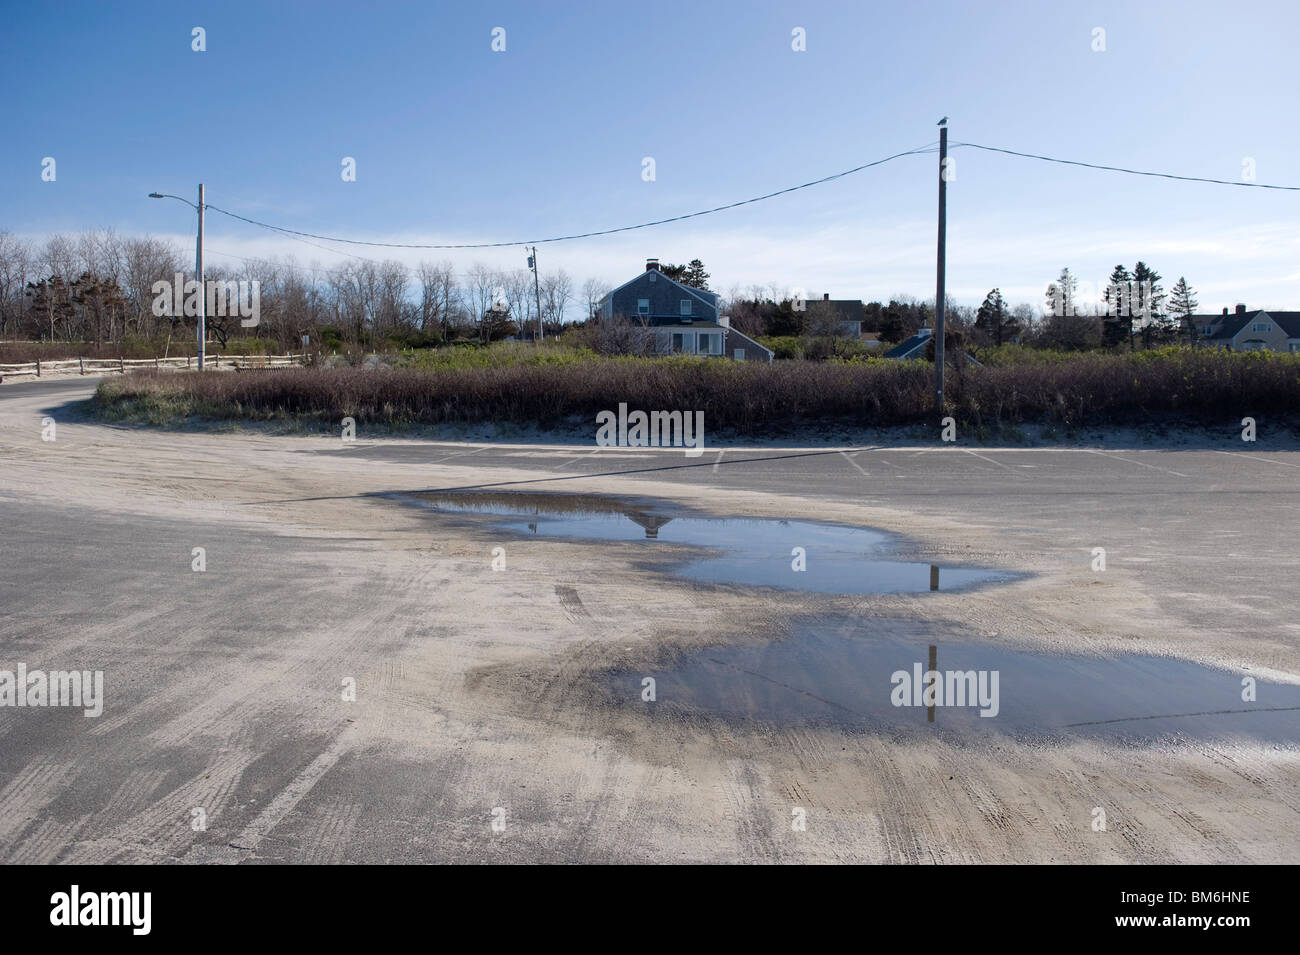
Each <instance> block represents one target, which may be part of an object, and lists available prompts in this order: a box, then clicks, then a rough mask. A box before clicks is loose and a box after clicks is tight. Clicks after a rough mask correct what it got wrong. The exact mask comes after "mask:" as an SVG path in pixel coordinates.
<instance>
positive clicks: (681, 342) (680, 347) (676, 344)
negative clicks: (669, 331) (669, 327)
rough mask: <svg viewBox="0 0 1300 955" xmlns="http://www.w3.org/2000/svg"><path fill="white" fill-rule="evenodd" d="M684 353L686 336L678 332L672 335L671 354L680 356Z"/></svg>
mask: <svg viewBox="0 0 1300 955" xmlns="http://www.w3.org/2000/svg"><path fill="white" fill-rule="evenodd" d="M684 351H686V336H685V335H683V334H681V333H680V332H674V333H673V353H674V354H680V353H681V352H684Z"/></svg>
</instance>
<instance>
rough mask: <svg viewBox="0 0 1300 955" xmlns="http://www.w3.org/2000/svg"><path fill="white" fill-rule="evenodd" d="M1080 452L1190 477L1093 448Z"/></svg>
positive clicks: (1083, 449) (1180, 472)
mask: <svg viewBox="0 0 1300 955" xmlns="http://www.w3.org/2000/svg"><path fill="white" fill-rule="evenodd" d="M1079 450H1081V451H1086V452H1087V453H1088V454H1097V455H1100V456H1101V457H1103V458H1114V459H1115V460H1117V461H1127V462H1128V463H1129V464H1136V465H1137V466H1138V467H1140V468H1148V469H1150V470H1152V471H1163V472H1164V473H1165V474H1173V475H1175V476H1176V477H1183V478H1185V477H1189V476H1190V475H1187V474H1184V473H1183V472H1182V471H1171V470H1169V469H1168V468H1158V467H1156V466H1155V465H1154V464H1143V463H1142V462H1141V461H1134V460H1133V459H1132V458H1121V457H1120V456H1119V455H1118V454H1107V453H1106V452H1104V451H1094V450H1092V449H1091V448H1080V449H1079Z"/></svg>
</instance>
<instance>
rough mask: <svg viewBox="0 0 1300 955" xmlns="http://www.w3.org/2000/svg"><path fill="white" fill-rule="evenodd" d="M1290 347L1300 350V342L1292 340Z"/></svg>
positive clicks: (1292, 349)
mask: <svg viewBox="0 0 1300 955" xmlns="http://www.w3.org/2000/svg"><path fill="white" fill-rule="evenodd" d="M1290 348H1291V351H1295V352H1300V342H1292V343H1291V346H1290Z"/></svg>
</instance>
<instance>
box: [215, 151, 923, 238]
mask: <svg viewBox="0 0 1300 955" xmlns="http://www.w3.org/2000/svg"><path fill="white" fill-rule="evenodd" d="M930 151H931V146H930V145H928V144H927V145H926V146H919V147H917V148H916V149H909V150H907V151H906V152H901V153H895V154H894V155H892V156H886V157H885V158H884V159H877V160H875V161H874V162H868V163H863V164H862V165H861V166H854V167H853V168H852V169H846V170H844V171H843V172H837V173H835V174H833V175H830V176H823V177H822V178H821V179H814V180H812V181H811V182H804V183H800V184H799V185H797V186H790V187H789V188H786V189H778V190H777V191H776V192H769V193H767V194H765V195H761V196H754V197H753V198H751V199H741V200H740V201H739V202H729V203H727V204H726V205H721V206H715V207H714V208H712V209H702V210H701V211H699V212H687V213H685V214H684V215H680V216H670V217H668V218H666V219H656V220H654V221H653V222H641V223H638V224H637V225H627V226H620V227H618V228H616V229H600V230H597V231H594V232H579V233H575V234H573V235H560V236H552V237H551V238H548V239H520V240H516V241H513V242H463V243H458V244H450V245H422V244H416V243H401V242H365V241H362V240H360V239H341V238H338V237H337V236H329V235H317V234H315V233H313V232H299V231H297V230H295V229H286V228H283V227H282V226H277V225H271V224H270V223H268V222H258V221H257V220H256V219H249V218H246V217H244V216H241V215H237V214H236V213H234V212H227V211H226V210H225V209H220V208H218V207H217V206H214V205H208V207H207V208H209V209H211V210H212V211H213V212H220V213H221V214H222V215H226V216H230V217H231V218H232V219H239V220H240V221H241V222H247V223H249V224H250V225H255V226H259V227H261V228H263V229H271V230H272V231H274V232H282V233H284V234H285V235H289V236H305V237H307V238H309V239H321V240H322V241H325V242H344V243H347V244H348V245H369V246H378V247H381V248H386V249H494V248H502V247H506V246H512V245H537V244H540V243H544V242H567V241H569V240H570V239H590V238H593V237H595V236H601V235H613V234H614V233H616V232H632V231H633V230H636V229H648V228H650V227H651V226H657V225H667V224H668V223H670V222H681V221H682V220H684V219H694V218H697V217H699V216H707V215H712V214H713V213H715V212H724V211H726V210H727V209H735V208H737V207H739V206H745V205H749V204H750V203H754V202H762V201H763V200H765V199H774V198H776V197H777V196H783V195H786V194H787V193H791V192H797V191H798V190H800V189H807V188H809V187H810V186H819V185H821V184H822V183H826V182H831V181H833V180H835V179H843V178H844V177H845V176H851V175H852V174H853V173H855V172H861V171H862V170H864V169H870V168H872V167H873V166H882V165H884V164H885V163H887V162H892V161H893V160H895V159H900V158H902V157H903V156H915V155H919V154H921V153H926V152H930Z"/></svg>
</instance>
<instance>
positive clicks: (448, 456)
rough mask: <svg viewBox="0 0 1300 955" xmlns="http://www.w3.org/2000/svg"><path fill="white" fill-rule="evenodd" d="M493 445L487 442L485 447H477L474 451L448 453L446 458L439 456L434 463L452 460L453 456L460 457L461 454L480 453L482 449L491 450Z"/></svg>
mask: <svg viewBox="0 0 1300 955" xmlns="http://www.w3.org/2000/svg"><path fill="white" fill-rule="evenodd" d="M491 447H492V445H490V444H485V445H483V447H481V448H475V449H474V450H473V451H457V452H456V453H455V454H449V455H447V456H446V457H445V458H439V459H438V460H437V461H434V462H433V463H434V464H441V463H442V462H443V461H450V460H451V459H452V458H458V457H460V456H461V455H463V454H478V453H479V452H480V451H487V450H490V449H491Z"/></svg>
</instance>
